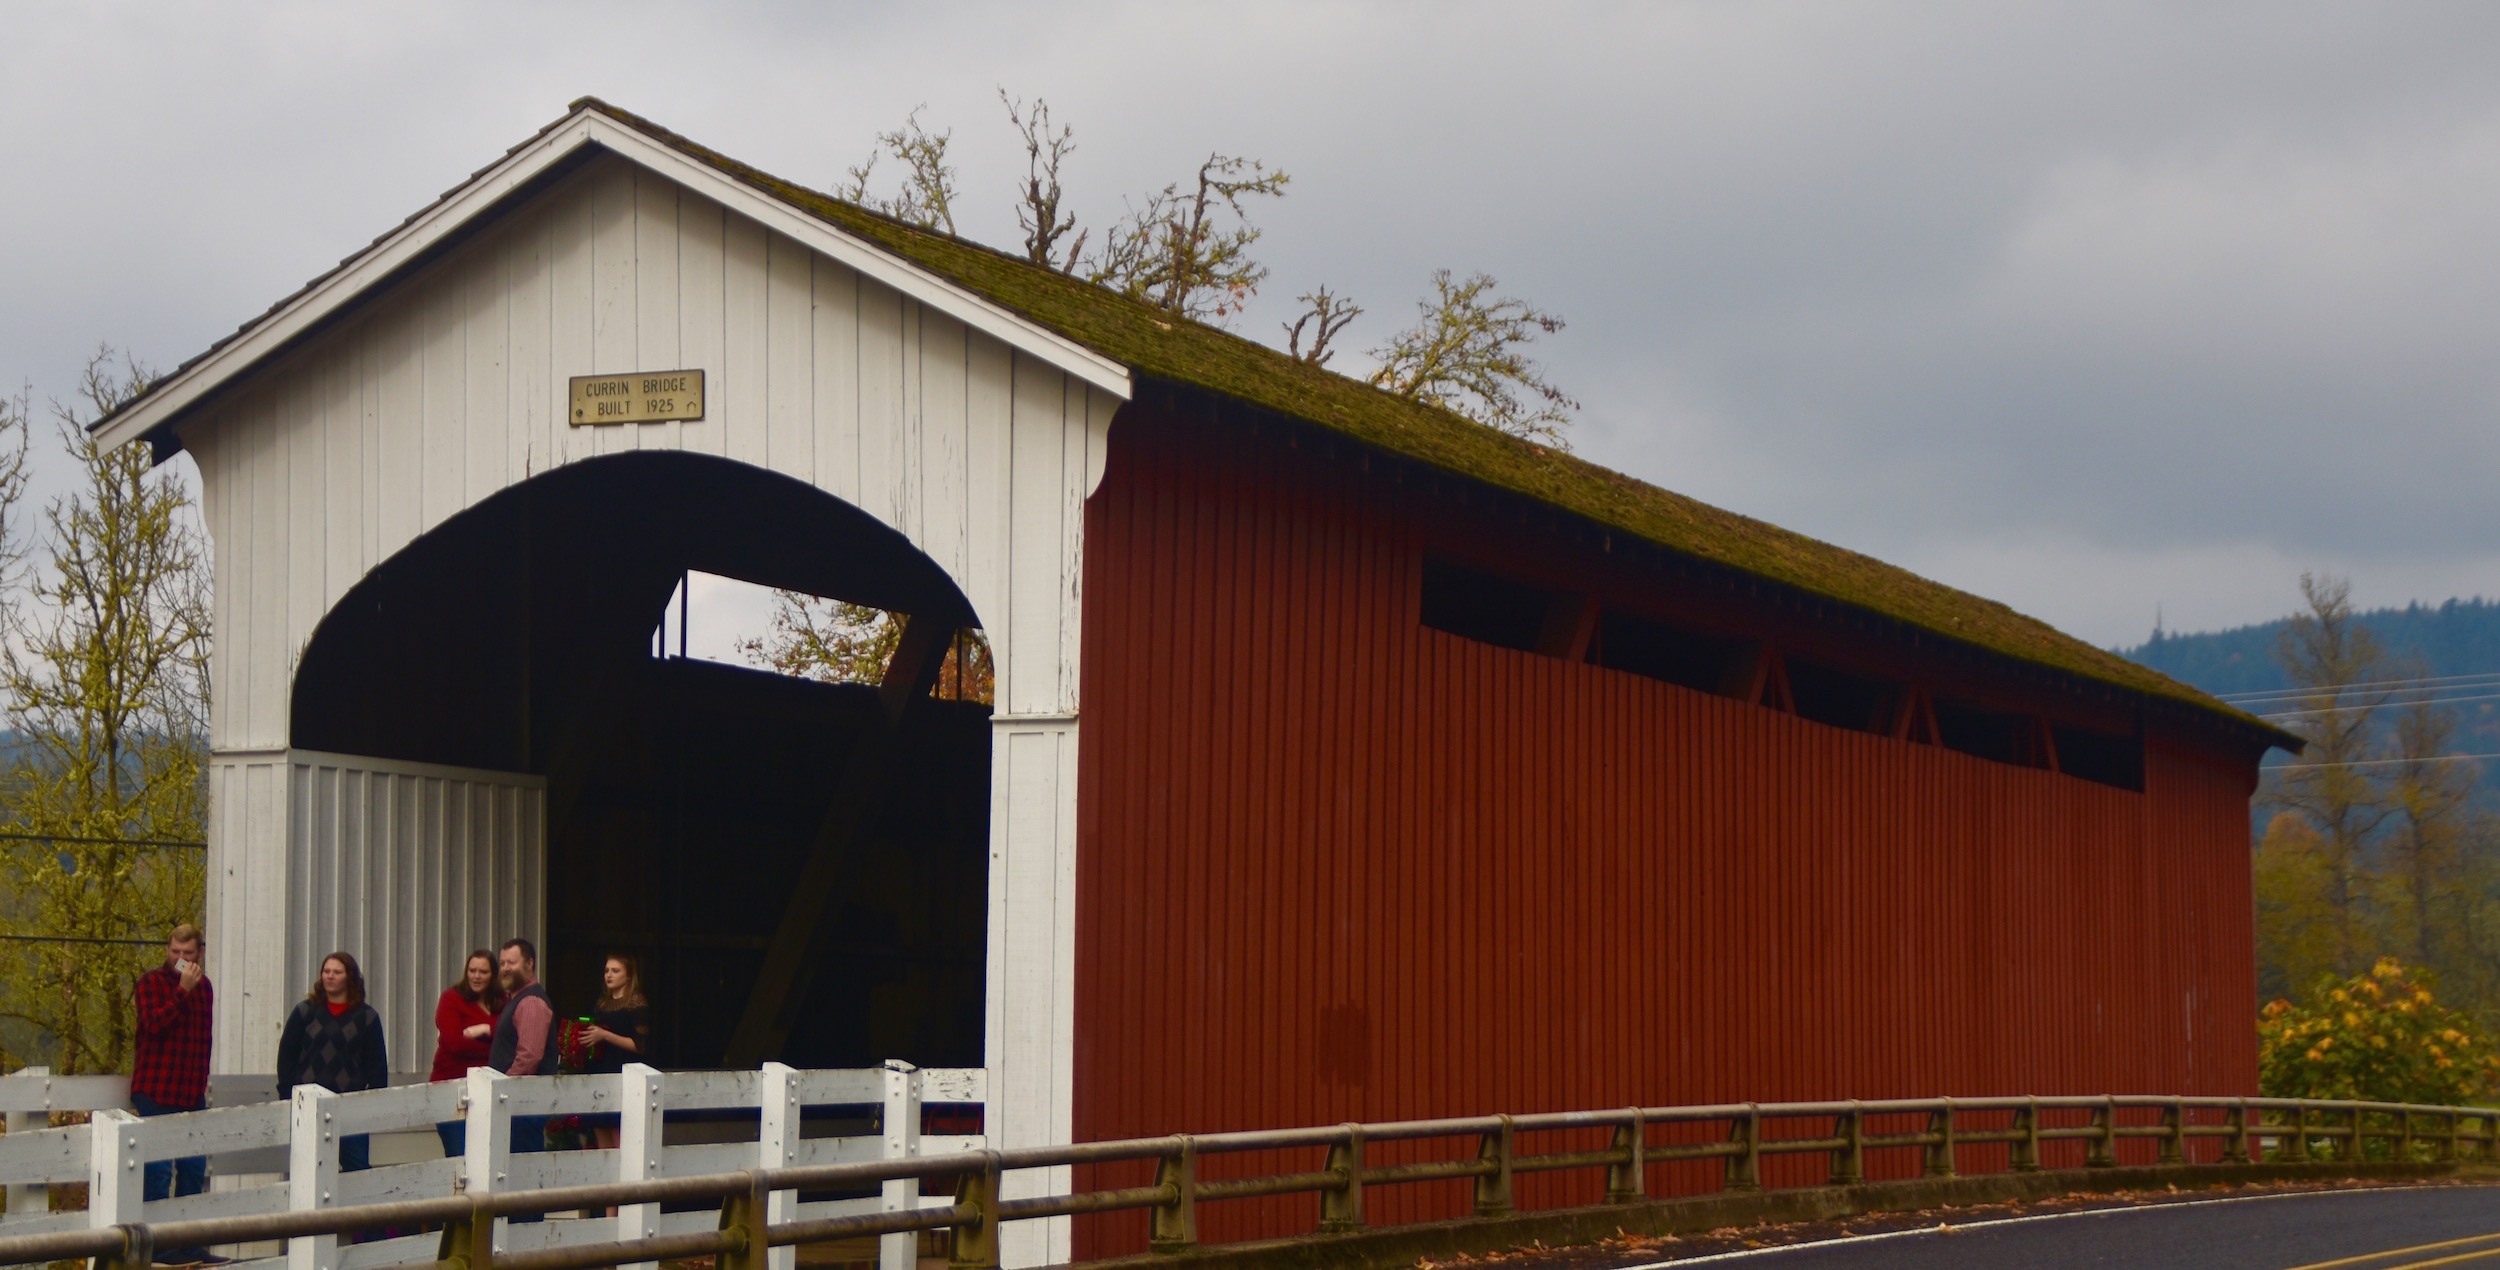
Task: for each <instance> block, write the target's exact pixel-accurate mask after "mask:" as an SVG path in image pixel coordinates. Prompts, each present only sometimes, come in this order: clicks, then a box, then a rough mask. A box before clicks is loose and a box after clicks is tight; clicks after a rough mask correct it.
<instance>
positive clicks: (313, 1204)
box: [286, 1085, 339, 1270]
mask: <svg viewBox="0 0 2500 1270" xmlns="http://www.w3.org/2000/svg"><path fill="white" fill-rule="evenodd" d="M337 1098H338V1095H336V1094H334V1093H331V1092H330V1091H329V1090H327V1089H324V1088H322V1087H321V1086H319V1085H297V1086H296V1087H295V1095H294V1101H293V1103H292V1105H290V1106H289V1107H288V1109H287V1115H288V1120H287V1161H286V1191H287V1195H286V1206H287V1210H288V1211H289V1212H297V1213H309V1212H313V1211H315V1210H317V1209H323V1208H329V1207H332V1205H333V1201H334V1200H335V1198H336V1195H337V1191H338V1185H339V1135H338V1126H337V1117H338V1112H337V1109H335V1108H334V1107H332V1106H331V1105H330V1104H331V1103H332V1102H333V1101H335V1100H336V1099H337ZM286 1264H287V1270H338V1264H339V1237H338V1236H337V1235H297V1236H296V1237H295V1238H293V1239H290V1240H287V1241H286Z"/></svg>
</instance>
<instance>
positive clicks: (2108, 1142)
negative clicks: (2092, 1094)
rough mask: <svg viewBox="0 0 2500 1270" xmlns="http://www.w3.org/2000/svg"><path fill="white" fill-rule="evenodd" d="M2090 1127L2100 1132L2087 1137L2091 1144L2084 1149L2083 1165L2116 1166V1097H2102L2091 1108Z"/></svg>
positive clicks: (2090, 1166)
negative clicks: (2099, 1101)
mask: <svg viewBox="0 0 2500 1270" xmlns="http://www.w3.org/2000/svg"><path fill="white" fill-rule="evenodd" d="M2092 1127H2093V1128H2095V1129H2098V1130H2100V1132H2099V1133H2098V1134H2096V1135H2095V1136H2093V1137H2092V1138H2090V1139H2088V1141H2090V1143H2091V1146H2090V1147H2089V1148H2088V1149H2086V1150H2085V1151H2084V1154H2083V1165H2084V1167H2085V1168H2090V1169H2108V1168H2116V1167H2118V1102H2117V1100H2116V1099H2113V1098H2103V1099H2102V1100H2101V1105H2100V1106H2098V1107H2094V1108H2093V1109H2092Z"/></svg>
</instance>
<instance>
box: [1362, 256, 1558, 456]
mask: <svg viewBox="0 0 2500 1270" xmlns="http://www.w3.org/2000/svg"><path fill="white" fill-rule="evenodd" d="M1497 285H1499V284H1497V283H1496V282H1495V281H1494V280H1493V278H1492V277H1491V276H1490V275H1487V274H1481V273H1478V274H1470V275H1469V276H1468V277H1467V280H1466V281H1464V282H1458V281H1453V280H1452V278H1451V275H1450V271H1449V270H1447V269H1442V270H1438V271H1436V272H1434V274H1433V275H1432V290H1433V295H1432V298H1431V299H1427V300H1419V301H1417V302H1416V305H1415V307H1416V309H1417V310H1418V311H1419V313H1420V314H1421V318H1420V320H1418V321H1417V322H1416V324H1415V325H1414V326H1413V327H1412V328H1410V329H1408V330H1405V331H1401V332H1399V333H1398V334H1397V335H1396V336H1395V337H1393V338H1392V339H1391V340H1390V341H1389V342H1388V343H1387V344H1386V345H1383V346H1382V347H1380V348H1376V349H1373V350H1372V357H1373V358H1374V359H1375V360H1376V361H1378V362H1379V363H1380V369H1379V370H1378V371H1375V372H1374V373H1373V374H1372V383H1373V384H1374V385H1376V386H1378V387H1381V388H1385V389H1387V390H1388V391H1390V392H1393V393H1396V394H1397V395H1399V396H1401V397H1404V398H1407V399H1408V400H1410V401H1420V402H1424V403H1425V404H1427V405H1434V406H1439V407H1441V408H1443V409H1445V410H1450V411H1454V412H1456V413H1458V414H1461V415H1465V416H1466V417H1468V418H1470V419H1473V420H1475V421H1476V422H1478V423H1481V424H1484V425H1486V426H1488V427H1492V428H1498V429H1500V430H1501V431H1503V432H1507V433H1509V434H1511V435H1512V436H1515V437H1519V438H1522V439H1524V440H1528V441H1535V442H1541V443H1543V444H1546V445H1550V446H1553V447H1554V448H1556V449H1569V448H1570V447H1569V444H1568V443H1567V442H1566V441H1565V439H1564V437H1563V430H1564V429H1565V428H1567V427H1569V426H1570V424H1571V412H1572V411H1574V410H1577V409H1579V408H1580V403H1579V402H1578V401H1575V400H1573V399H1572V397H1571V395H1570V394H1568V393H1565V392H1564V391H1563V390H1562V389H1560V388H1557V387H1555V386H1554V385H1553V384H1552V383H1550V382H1548V381H1547V380H1546V378H1545V371H1544V368H1543V367H1540V366H1538V365H1537V364H1536V363H1535V362H1534V361H1531V360H1530V359H1529V358H1528V355H1527V347H1528V345H1530V344H1532V343H1534V342H1535V341H1536V338H1537V336H1539V335H1552V334H1554V333H1555V332H1557V331H1560V330H1562V329H1563V320H1562V319H1561V318H1560V317H1557V316H1555V315H1554V314H1551V313H1547V312H1544V311H1542V310H1540V309H1538V308H1536V307H1535V306H1533V305H1531V304H1529V303H1528V302H1527V301H1525V300H1518V299H1513V298H1511V297H1508V296H1501V295H1495V294H1493V289H1494V287H1495V286H1497Z"/></svg>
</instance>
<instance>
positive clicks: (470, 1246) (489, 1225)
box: [434, 1121, 631, 1270]
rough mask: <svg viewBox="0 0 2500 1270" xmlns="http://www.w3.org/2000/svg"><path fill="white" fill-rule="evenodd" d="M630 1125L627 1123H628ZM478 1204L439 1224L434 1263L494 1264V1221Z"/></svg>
mask: <svg viewBox="0 0 2500 1270" xmlns="http://www.w3.org/2000/svg"><path fill="white" fill-rule="evenodd" d="M628 1123H631V1121H628ZM479 1207H480V1205H479V1203H478V1201H476V1200H474V1199H472V1200H470V1201H469V1213H468V1216H466V1217H455V1218H452V1219H451V1220H450V1221H447V1222H444V1223H443V1238H442V1242H441V1243H438V1244H436V1245H435V1248H434V1259H435V1260H436V1261H441V1262H447V1263H449V1264H451V1265H453V1266H459V1267H464V1268H465V1270H493V1266H494V1263H495V1219H494V1217H493V1216H492V1215H490V1214H486V1213H481V1212H479V1211H478V1209H479Z"/></svg>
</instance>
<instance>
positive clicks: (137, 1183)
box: [87, 1108, 147, 1230]
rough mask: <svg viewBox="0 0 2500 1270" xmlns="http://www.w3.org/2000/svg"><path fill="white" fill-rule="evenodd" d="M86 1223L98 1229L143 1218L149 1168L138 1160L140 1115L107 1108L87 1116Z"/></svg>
mask: <svg viewBox="0 0 2500 1270" xmlns="http://www.w3.org/2000/svg"><path fill="white" fill-rule="evenodd" d="M87 1132H88V1134H89V1137H88V1140H87V1225H88V1226H89V1227H91V1228H93V1229H96V1230H102V1229H104V1228H106V1227H108V1226H127V1225H129V1224H131V1223H132V1222H135V1221H139V1220H142V1219H141V1217H140V1214H139V1206H140V1204H142V1203H144V1202H145V1201H146V1198H147V1167H146V1165H144V1164H142V1163H141V1162H140V1159H139V1133H140V1129H139V1117H137V1116H134V1115H132V1114H130V1113H129V1112H127V1111H121V1110H118V1109H112V1108H108V1109H106V1110H103V1111H98V1112H94V1113H92V1114H90V1115H89V1116H88V1117H87Z"/></svg>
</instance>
